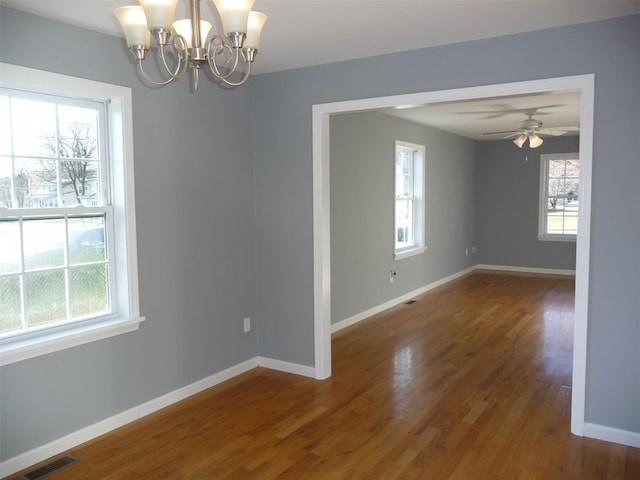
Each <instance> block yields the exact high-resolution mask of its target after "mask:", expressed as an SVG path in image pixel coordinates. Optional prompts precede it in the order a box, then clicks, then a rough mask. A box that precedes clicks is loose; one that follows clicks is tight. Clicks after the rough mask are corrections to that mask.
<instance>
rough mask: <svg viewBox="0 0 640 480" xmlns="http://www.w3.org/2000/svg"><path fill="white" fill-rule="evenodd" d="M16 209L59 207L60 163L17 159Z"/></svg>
mask: <svg viewBox="0 0 640 480" xmlns="http://www.w3.org/2000/svg"><path fill="white" fill-rule="evenodd" d="M15 163H16V169H15V190H16V191H15V195H16V201H17V205H16V206H15V208H49V207H57V206H58V162H57V161H55V160H36V159H16V160H15Z"/></svg>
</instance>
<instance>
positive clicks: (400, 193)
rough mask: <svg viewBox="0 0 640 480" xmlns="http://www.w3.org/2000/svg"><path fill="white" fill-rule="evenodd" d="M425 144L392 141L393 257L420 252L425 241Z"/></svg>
mask: <svg viewBox="0 0 640 480" xmlns="http://www.w3.org/2000/svg"><path fill="white" fill-rule="evenodd" d="M424 157H425V147H424V145H417V144H413V143H408V142H403V141H399V140H397V141H396V143H395V169H394V180H395V183H394V184H395V187H394V199H395V200H394V230H393V234H394V257H395V259H396V260H398V259H400V258H404V257H407V256H410V255H415V254H418V253H422V252H423V251H424V249H425V244H424Z"/></svg>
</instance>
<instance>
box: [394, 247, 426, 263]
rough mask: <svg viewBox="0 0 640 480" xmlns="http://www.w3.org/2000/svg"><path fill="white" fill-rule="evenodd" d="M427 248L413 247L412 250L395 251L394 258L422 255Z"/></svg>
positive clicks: (400, 258)
mask: <svg viewBox="0 0 640 480" xmlns="http://www.w3.org/2000/svg"><path fill="white" fill-rule="evenodd" d="M426 249H427V247H418V248H412V249H410V250H401V251H399V252H396V253H394V255H393V259H394V260H402V259H403V258H408V257H413V256H414V255H420V254H421V253H424V251H425V250H426Z"/></svg>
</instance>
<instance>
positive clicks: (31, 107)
mask: <svg viewBox="0 0 640 480" xmlns="http://www.w3.org/2000/svg"><path fill="white" fill-rule="evenodd" d="M1 79H2V88H1V89H0V353H1V358H2V363H3V364H4V363H11V362H12V361H18V360H21V359H23V358H29V357H32V356H35V355H38V354H41V353H47V352H50V351H54V350H58V349H60V348H67V347H69V346H73V345H77V344H80V343H86V342H87V341H92V340H95V339H98V338H104V337H105V336H109V335H113V334H118V333H123V332H125V331H129V330H131V329H135V328H137V326H138V323H139V322H140V321H141V320H142V319H141V318H139V317H138V315H139V312H138V305H137V275H136V265H135V263H136V260H135V259H136V254H135V222H134V221H133V220H134V219H133V191H132V190H131V188H132V185H133V183H132V181H133V177H132V176H133V169H132V164H131V162H132V158H131V155H130V153H129V152H128V150H130V146H127V142H130V140H131V139H130V132H129V131H128V130H129V129H130V124H129V125H128V122H129V120H130V112H128V109H129V108H130V98H129V95H130V94H129V91H128V89H123V88H122V87H113V86H109V85H106V84H100V83H97V82H89V81H85V80H79V79H72V78H70V77H64V76H60V75H54V74H49V73H47V72H38V71H34V70H30V69H24V68H21V67H15V66H11V65H4V64H3V65H2V77H1Z"/></svg>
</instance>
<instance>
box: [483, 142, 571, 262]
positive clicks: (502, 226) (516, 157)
mask: <svg viewBox="0 0 640 480" xmlns="http://www.w3.org/2000/svg"><path fill="white" fill-rule="evenodd" d="M579 138H580V137H577V136H571V137H556V138H554V137H546V138H545V140H544V143H543V144H542V145H541V146H540V147H538V148H534V149H532V148H529V147H528V145H525V146H524V147H523V148H522V149H519V148H518V147H516V146H515V145H514V144H513V142H511V141H510V140H507V141H502V142H478V144H479V147H478V199H477V202H478V203H477V204H478V220H477V225H478V230H477V233H478V259H477V260H478V263H479V264H486V265H501V266H513V267H531V268H551V269H560V270H575V268H576V244H575V242H549V241H540V240H538V238H537V235H538V208H539V207H538V205H539V203H538V202H539V196H540V195H539V193H540V155H541V154H546V153H572V152H578V151H579V148H578V145H579ZM525 158H526V159H527V160H525Z"/></svg>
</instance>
